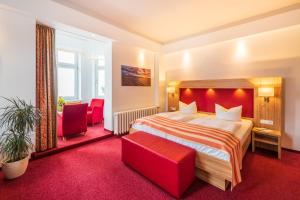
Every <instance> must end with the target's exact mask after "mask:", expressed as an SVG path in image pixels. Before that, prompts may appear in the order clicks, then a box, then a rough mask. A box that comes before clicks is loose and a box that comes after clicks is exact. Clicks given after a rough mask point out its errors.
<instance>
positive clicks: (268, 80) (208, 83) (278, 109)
mask: <svg viewBox="0 0 300 200" xmlns="http://www.w3.org/2000/svg"><path fill="white" fill-rule="evenodd" d="M167 86H169V87H175V93H174V94H168V110H169V111H170V110H172V108H177V109H178V104H179V89H180V88H235V89H237V88H253V89H254V118H253V119H252V118H251V120H252V121H253V123H254V126H256V127H265V128H269V129H273V130H279V131H283V130H284V124H283V121H284V115H283V114H284V110H283V106H282V105H283V101H284V99H283V96H282V94H283V79H282V77H259V78H248V79H224V80H198V81H169V82H168V85H167ZM259 87H274V90H275V96H274V97H272V98H270V101H269V102H268V103H267V104H266V103H265V102H264V99H263V98H262V97H259V96H258V88H259ZM248 119H249V118H248ZM261 119H268V120H272V121H273V122H274V124H273V125H265V124H261V123H260V120H261ZM135 131H136V130H134V129H131V130H130V133H133V132H135ZM250 143H251V134H249V136H248V138H247V139H246V141H245V142H244V144H243V145H242V151H243V157H244V156H245V154H246V152H247V149H248V147H249V145H250ZM196 176H197V177H198V178H200V179H201V180H203V181H205V182H207V183H209V184H211V185H214V186H216V187H218V188H220V189H222V190H224V191H225V190H226V188H227V186H228V185H229V183H230V181H231V180H232V168H231V165H230V162H227V161H224V160H221V159H218V158H215V157H212V156H209V155H207V154H204V153H201V152H197V154H196Z"/></svg>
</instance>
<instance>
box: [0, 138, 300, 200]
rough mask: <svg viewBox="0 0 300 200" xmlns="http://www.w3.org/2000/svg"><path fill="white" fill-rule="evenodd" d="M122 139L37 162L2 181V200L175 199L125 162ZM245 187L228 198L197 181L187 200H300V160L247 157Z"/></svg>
mask: <svg viewBox="0 0 300 200" xmlns="http://www.w3.org/2000/svg"><path fill="white" fill-rule="evenodd" d="M120 144H121V143H120V139H119V138H115V137H113V138H109V139H106V140H102V141H100V142H96V143H93V144H89V145H85V146H82V147H79V148H76V149H72V150H69V151H65V152H63V153H60V154H56V155H53V156H49V157H46V158H42V159H39V160H34V161H32V162H31V163H30V165H29V168H28V171H27V173H26V174H25V175H23V176H22V177H20V178H18V179H16V180H13V181H5V180H3V174H2V173H1V172H0V199H1V200H7V199H9V200H11V199H16V200H18V199H22V200H27V199H28V200H37V199H43V200H52V199H53V200H54V199H55V200H58V199H64V200H69V199H72V200H73V199H74V200H76V199H84V200H90V199H117V200H119V199H130V200H135V199H139V200H140V199H151V200H159V199H172V197H171V196H169V195H168V194H167V193H165V192H164V191H162V190H161V189H159V188H158V187H157V186H156V185H154V184H152V183H151V182H149V181H148V180H147V179H145V178H143V177H142V176H140V175H139V174H137V173H136V172H134V171H133V170H131V169H129V168H128V167H126V166H124V165H123V163H122V162H121V161H120ZM242 177H243V182H242V183H241V184H239V185H238V186H237V187H236V188H235V189H234V190H233V192H231V191H226V192H223V191H221V190H219V189H217V188H215V187H213V186H210V185H208V184H206V183H204V182H202V181H199V180H198V181H195V182H194V184H193V185H192V186H191V188H190V189H189V190H188V191H187V193H186V194H185V195H184V199H272V200H276V199H289V200H292V199H299V197H300V154H299V153H294V152H289V151H283V154H282V160H277V159H275V158H274V157H269V156H268V155H266V154H265V153H255V154H254V153H251V152H248V153H247V155H246V157H245V159H244V162H243V170H242Z"/></svg>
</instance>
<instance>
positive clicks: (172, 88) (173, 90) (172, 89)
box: [167, 87, 175, 94]
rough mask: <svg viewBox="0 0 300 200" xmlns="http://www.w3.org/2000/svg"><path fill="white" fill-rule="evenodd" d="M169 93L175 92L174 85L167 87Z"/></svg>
mask: <svg viewBox="0 0 300 200" xmlns="http://www.w3.org/2000/svg"><path fill="white" fill-rule="evenodd" d="M167 93H170V94H174V93H175V88H174V87H167Z"/></svg>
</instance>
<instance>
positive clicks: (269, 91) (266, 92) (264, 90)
mask: <svg viewBox="0 0 300 200" xmlns="http://www.w3.org/2000/svg"><path fill="white" fill-rule="evenodd" d="M258 96H260V97H274V88H273V87H261V88H258Z"/></svg>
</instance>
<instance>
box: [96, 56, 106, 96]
mask: <svg viewBox="0 0 300 200" xmlns="http://www.w3.org/2000/svg"><path fill="white" fill-rule="evenodd" d="M104 59H105V57H104ZM98 63H99V62H98V59H96V62H95V97H97V98H101V97H103V98H104V96H105V64H104V65H99V64H98ZM104 63H105V60H104ZM99 70H103V71H104V93H103V95H99V94H98V79H99V77H98V71H99Z"/></svg>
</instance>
